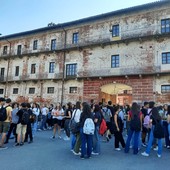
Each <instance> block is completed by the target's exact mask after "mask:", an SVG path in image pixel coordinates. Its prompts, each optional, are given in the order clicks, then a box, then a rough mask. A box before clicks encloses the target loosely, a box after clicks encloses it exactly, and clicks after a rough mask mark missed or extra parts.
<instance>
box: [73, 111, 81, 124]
mask: <svg viewBox="0 0 170 170" xmlns="http://www.w3.org/2000/svg"><path fill="white" fill-rule="evenodd" d="M74 114H75V117H74ZM80 116H81V110H80V109H75V110H74V111H73V114H72V118H73V117H74V120H75V122H76V123H78V122H80Z"/></svg>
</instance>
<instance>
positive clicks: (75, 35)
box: [73, 32, 79, 44]
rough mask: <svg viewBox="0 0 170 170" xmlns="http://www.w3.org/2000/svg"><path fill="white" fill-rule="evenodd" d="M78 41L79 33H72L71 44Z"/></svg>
mask: <svg viewBox="0 0 170 170" xmlns="http://www.w3.org/2000/svg"><path fill="white" fill-rule="evenodd" d="M78 41H79V33H78V32H76V33H73V44H77V43H78Z"/></svg>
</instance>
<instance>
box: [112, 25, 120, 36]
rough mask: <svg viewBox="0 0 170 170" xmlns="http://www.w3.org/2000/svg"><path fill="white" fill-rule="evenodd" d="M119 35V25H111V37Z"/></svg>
mask: <svg viewBox="0 0 170 170" xmlns="http://www.w3.org/2000/svg"><path fill="white" fill-rule="evenodd" d="M118 36H119V25H113V27H112V37H118Z"/></svg>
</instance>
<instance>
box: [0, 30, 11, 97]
mask: <svg viewBox="0 0 170 170" xmlns="http://www.w3.org/2000/svg"><path fill="white" fill-rule="evenodd" d="M1 35H2V34H1V33H0V36H1ZM3 38H4V40H6V41H7V42H8V43H9V59H8V63H7V74H6V82H5V89H4V98H6V97H7V88H8V75H9V63H10V56H11V42H10V41H9V40H8V39H6V38H5V37H3Z"/></svg>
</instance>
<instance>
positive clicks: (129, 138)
mask: <svg viewBox="0 0 170 170" xmlns="http://www.w3.org/2000/svg"><path fill="white" fill-rule="evenodd" d="M133 134H134V137H133V140H134V144H133V154H137V153H138V145H139V134H140V132H135V131H132V130H131V129H129V132H128V138H127V140H126V145H125V153H128V152H129V147H130V141H131V139H132V136H133Z"/></svg>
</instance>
